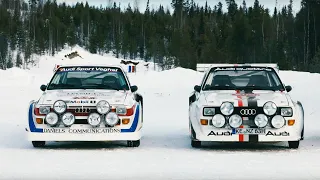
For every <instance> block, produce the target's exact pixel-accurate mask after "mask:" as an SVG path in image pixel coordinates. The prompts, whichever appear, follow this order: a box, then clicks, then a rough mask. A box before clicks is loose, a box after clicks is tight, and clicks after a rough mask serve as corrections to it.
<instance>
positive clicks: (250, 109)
mask: <svg viewBox="0 0 320 180" xmlns="http://www.w3.org/2000/svg"><path fill="white" fill-rule="evenodd" d="M241 112H242V113H241ZM243 112H246V113H243ZM253 112H255V113H253ZM215 113H216V114H222V113H221V111H220V107H215ZM234 114H237V115H239V116H241V117H242V118H244V117H245V118H248V119H247V120H244V121H243V125H245V126H249V127H250V128H257V126H256V124H255V123H254V118H255V117H256V115H258V114H264V112H263V107H234V111H233V113H232V114H231V115H230V116H232V115H234ZM242 114H244V115H242ZM275 115H281V110H280V108H278V109H277V111H276V113H275V114H274V115H272V116H267V117H268V125H267V126H270V125H271V119H272V118H273V117H274V116H275ZM230 116H226V119H227V122H228V119H229V117H230ZM210 124H211V125H212V123H210ZM228 126H229V125H228V123H226V125H225V127H228Z"/></svg>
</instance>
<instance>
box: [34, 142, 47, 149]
mask: <svg viewBox="0 0 320 180" xmlns="http://www.w3.org/2000/svg"><path fill="white" fill-rule="evenodd" d="M32 145H33V147H36V148H38V147H44V146H45V145H46V142H45V141H32Z"/></svg>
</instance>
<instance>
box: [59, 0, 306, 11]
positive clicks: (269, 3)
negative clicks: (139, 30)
mask: <svg viewBox="0 0 320 180" xmlns="http://www.w3.org/2000/svg"><path fill="white" fill-rule="evenodd" d="M81 1H82V2H86V0H57V2H66V3H68V4H70V5H72V4H75V3H77V2H81ZM109 1H112V2H116V3H117V4H118V3H119V2H120V3H121V5H122V7H124V6H125V7H126V6H127V5H128V4H129V3H130V4H131V7H133V4H134V1H135V0H88V3H89V5H95V6H100V5H101V4H102V5H103V6H107V5H108V4H109ZM207 1H208V4H209V5H210V6H211V7H213V6H214V5H216V4H218V2H219V1H221V3H222V4H223V5H224V9H225V8H226V6H225V0H207ZM235 1H236V3H237V4H238V5H240V4H242V1H243V0H235ZM138 2H139V9H140V11H144V10H145V8H146V4H147V0H138ZM171 2H172V0H150V7H151V8H158V7H159V5H160V4H162V5H163V6H164V7H165V8H166V7H169V8H170V10H171V5H170V3H171ZM194 2H195V3H198V4H199V5H204V4H205V2H206V0H194ZM253 2H254V0H246V3H247V6H252V5H253ZM259 2H260V4H262V5H264V6H265V7H267V8H269V9H272V10H273V9H274V7H275V5H276V0H259ZM300 2H301V0H293V10H294V13H297V12H298V11H299V9H300ZM287 4H289V0H278V7H282V6H284V5H287ZM271 12H273V11H271Z"/></svg>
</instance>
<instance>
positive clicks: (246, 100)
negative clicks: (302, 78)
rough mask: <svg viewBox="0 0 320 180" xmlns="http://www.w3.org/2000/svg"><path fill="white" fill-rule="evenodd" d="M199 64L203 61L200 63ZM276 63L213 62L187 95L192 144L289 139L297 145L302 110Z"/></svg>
mask: <svg viewBox="0 0 320 180" xmlns="http://www.w3.org/2000/svg"><path fill="white" fill-rule="evenodd" d="M199 69H200V67H199ZM277 71H278V69H277V68H276V67H273V64H271V65H270V66H268V65H260V66H259V65H248V64H243V65H241V64H239V65H224V64H220V65H212V66H211V67H209V68H207V70H204V72H205V75H204V77H203V80H202V82H201V85H196V86H195V87H194V92H193V93H192V94H191V95H190V97H189V128H190V136H191V146H192V147H201V142H202V141H215V142H253V143H260V142H283V141H285V142H288V144H289V147H290V148H298V147H299V142H300V140H303V136H304V111H303V107H302V104H301V103H300V102H295V101H293V100H292V99H291V97H290V95H289V94H288V92H290V91H291V90H292V88H291V86H284V84H283V83H282V81H281V79H280V78H279V76H278V73H277Z"/></svg>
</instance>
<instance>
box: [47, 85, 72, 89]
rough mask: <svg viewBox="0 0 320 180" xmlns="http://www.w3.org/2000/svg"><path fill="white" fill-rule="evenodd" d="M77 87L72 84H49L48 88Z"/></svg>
mask: <svg viewBox="0 0 320 180" xmlns="http://www.w3.org/2000/svg"><path fill="white" fill-rule="evenodd" d="M74 87H77V86H76V85H74V84H50V85H49V87H48V89H49V90H50V89H61V88H66V89H67V88H74Z"/></svg>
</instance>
